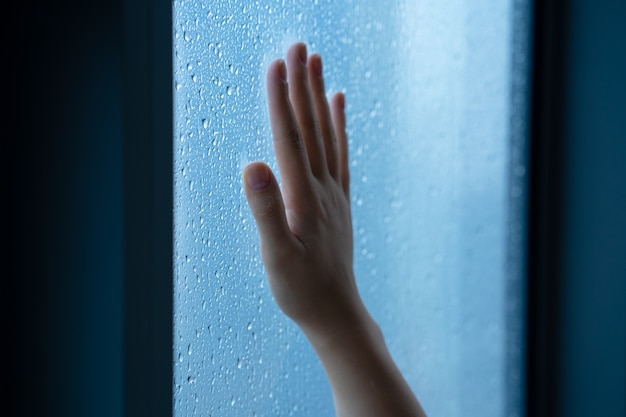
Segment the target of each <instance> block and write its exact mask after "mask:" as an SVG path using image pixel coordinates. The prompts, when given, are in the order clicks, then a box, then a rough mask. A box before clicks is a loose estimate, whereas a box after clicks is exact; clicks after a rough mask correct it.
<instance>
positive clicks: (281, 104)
mask: <svg viewBox="0 0 626 417" xmlns="http://www.w3.org/2000/svg"><path fill="white" fill-rule="evenodd" d="M267 93H268V101H269V112H270V124H271V127H272V134H273V136H274V152H275V153H276V161H277V162H278V169H279V171H280V174H281V180H282V181H281V182H282V184H283V187H284V189H285V192H286V193H287V195H288V196H292V195H295V196H296V197H297V196H298V195H299V194H301V195H302V196H303V197H304V196H306V195H309V193H310V189H311V178H312V175H313V174H312V172H311V167H310V165H309V159H308V157H307V153H306V146H305V144H304V141H303V139H302V134H301V132H300V128H299V126H298V123H297V122H296V118H295V115H294V111H293V108H292V106H291V102H290V101H289V91H288V85H287V68H286V66H285V62H284V61H283V60H282V59H277V60H275V61H274V62H272V64H271V65H270V67H269V69H268V71H267ZM300 201H302V200H300ZM285 203H286V204H287V205H290V204H289V203H290V201H286V202H285Z"/></svg>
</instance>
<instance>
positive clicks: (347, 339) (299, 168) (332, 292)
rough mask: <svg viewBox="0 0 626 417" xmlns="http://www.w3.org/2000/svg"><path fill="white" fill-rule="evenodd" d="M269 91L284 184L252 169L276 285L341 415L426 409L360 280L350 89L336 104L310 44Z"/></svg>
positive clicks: (250, 187)
mask: <svg viewBox="0 0 626 417" xmlns="http://www.w3.org/2000/svg"><path fill="white" fill-rule="evenodd" d="M267 94H268V100H269V113H270V122H271V127H272V134H273V138H274V141H273V143H274V151H275V154H276V160H277V162H278V168H279V170H280V174H281V178H282V185H281V186H280V187H279V185H278V183H277V181H276V177H275V175H274V174H273V172H272V171H271V169H270V168H269V167H268V166H267V165H266V164H265V163H262V162H252V163H250V164H248V165H247V166H246V167H245V169H244V172H243V177H244V189H245V193H246V198H247V200H248V204H249V206H250V209H251V211H252V214H253V216H254V219H255V222H256V224H257V228H258V231H259V235H260V239H261V256H262V259H263V264H264V266H265V270H266V273H267V276H268V280H269V285H270V288H271V291H272V294H273V296H274V298H275V300H276V302H277V303H278V306H279V307H280V308H281V310H282V311H283V312H284V313H285V314H286V315H287V316H288V317H290V318H291V319H292V320H293V321H294V322H295V323H296V324H297V325H298V326H299V327H300V329H302V331H303V333H304V334H305V335H306V337H307V339H308V340H309V342H310V343H311V345H312V346H313V348H314V350H315V352H316V353H317V355H318V357H319V359H320V362H321V363H322V366H323V367H324V370H325V372H326V375H327V377H328V379H329V381H330V385H331V388H332V392H333V398H334V403H335V409H336V413H337V416H340V417H349V416H350V417H352V416H355V417H356V416H359V417H369V416H425V414H424V411H423V410H422V408H421V406H420V404H419V402H418V401H417V399H416V398H415V396H414V394H413V392H412V391H411V389H410V388H409V386H408V384H407V383H406V381H405V380H404V378H403V377H402V374H401V373H400V372H399V370H398V368H397V366H396V364H395V363H394V361H393V359H392V358H391V355H390V354H389V351H388V349H387V347H386V344H385V341H384V338H383V335H382V333H381V331H380V329H379V327H378V325H377V324H376V322H375V321H374V320H373V318H372V317H371V315H370V314H369V313H368V311H367V309H366V307H365V305H364V304H363V301H362V299H361V297H360V295H359V292H358V289H357V285H356V281H355V277H354V271H353V237H352V219H351V213H350V174H349V170H348V139H347V135H346V117H345V113H344V107H345V97H344V95H343V94H341V93H336V94H335V95H334V96H333V97H332V99H331V100H330V104H329V103H328V101H327V99H326V93H325V88H324V78H323V74H322V60H321V57H320V55H318V54H311V55H308V53H307V50H306V45H304V44H303V43H295V44H293V45H292V46H291V47H290V48H289V50H288V52H287V58H286V62H285V61H283V60H282V59H277V60H275V61H274V62H272V64H271V65H270V66H269V68H268V72H267Z"/></svg>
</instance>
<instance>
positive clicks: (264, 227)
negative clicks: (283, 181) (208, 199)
mask: <svg viewBox="0 0 626 417" xmlns="http://www.w3.org/2000/svg"><path fill="white" fill-rule="evenodd" d="M243 180H244V189H245V193H246V199H247V200H248V205H249V206H250V210H251V211H252V215H253V216H254V221H255V222H256V225H257V228H258V229H259V234H260V236H261V241H262V242H263V243H264V244H269V245H278V246H277V247H281V246H284V243H285V241H286V240H290V237H291V231H290V229H289V225H288V224H287V217H286V215H285V205H284V204H283V198H282V196H281V194H280V188H279V187H278V183H277V182H276V177H275V176H274V174H273V173H272V170H271V169H270V168H269V167H268V166H267V165H265V164H264V163H262V162H251V163H250V164H248V165H247V166H246V167H245V168H244V170H243Z"/></svg>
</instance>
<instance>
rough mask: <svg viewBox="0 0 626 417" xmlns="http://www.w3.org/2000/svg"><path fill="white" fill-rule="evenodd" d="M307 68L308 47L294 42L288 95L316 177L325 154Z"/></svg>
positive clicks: (322, 169) (322, 168)
mask: <svg viewBox="0 0 626 417" xmlns="http://www.w3.org/2000/svg"><path fill="white" fill-rule="evenodd" d="M308 72H309V70H308V68H307V50H306V45H305V44H304V43H301V42H299V43H295V44H293V45H292V46H291V47H290V48H289V50H288V51H287V74H288V80H289V98H290V100H291V104H292V105H293V109H294V113H295V115H296V119H297V120H298V124H299V125H300V133H301V135H302V139H303V140H304V144H305V146H306V151H307V155H308V157H309V163H310V166H311V171H312V173H313V175H315V176H316V177H319V176H320V175H322V174H323V173H324V172H325V170H326V156H325V155H324V147H323V144H322V141H321V135H320V125H319V123H318V118H317V117H316V112H315V105H314V104H313V100H312V97H311V91H310V87H309V77H308Z"/></svg>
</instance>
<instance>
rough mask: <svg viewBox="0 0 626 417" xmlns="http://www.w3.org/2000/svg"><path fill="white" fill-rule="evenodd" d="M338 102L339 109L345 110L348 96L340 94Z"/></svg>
mask: <svg viewBox="0 0 626 417" xmlns="http://www.w3.org/2000/svg"><path fill="white" fill-rule="evenodd" d="M337 101H338V103H337V104H339V107H340V108H341V110H344V109H345V108H346V96H345V94H343V93H339V95H338V96H337Z"/></svg>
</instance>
